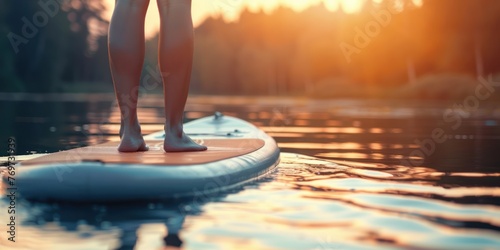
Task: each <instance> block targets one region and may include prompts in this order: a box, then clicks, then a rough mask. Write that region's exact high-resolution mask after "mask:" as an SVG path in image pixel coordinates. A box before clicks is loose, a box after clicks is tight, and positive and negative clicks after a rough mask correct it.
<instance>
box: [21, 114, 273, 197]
mask: <svg viewBox="0 0 500 250" xmlns="http://www.w3.org/2000/svg"><path fill="white" fill-rule="evenodd" d="M184 130H185V132H186V133H187V134H188V135H189V136H190V137H191V138H193V139H194V140H195V141H196V142H197V143H199V144H203V145H205V146H207V148H208V150H207V151H202V152H165V151H164V150H163V138H164V133H163V131H160V132H157V133H153V134H151V135H148V136H145V137H144V139H145V140H146V143H147V145H148V146H149V151H144V152H134V153H122V152H118V150H117V146H118V144H119V142H116V141H112V142H107V143H104V144H99V145H95V146H88V147H83V148H76V149H72V150H67V151H61V152H57V153H53V154H48V155H45V156H41V157H38V158H35V159H31V160H26V161H22V162H21V163H20V164H18V166H17V168H16V170H17V171H16V187H17V188H18V191H19V193H20V195H21V196H22V197H23V198H26V199H30V200H61V201H76V202H95V201H127V200H145V199H148V200H149V199H164V198H181V197H189V196H196V195H208V194H211V193H214V192H220V191H223V190H225V189H228V188H232V187H234V186H237V185H241V184H243V183H245V182H248V181H252V180H254V179H256V178H258V177H259V176H262V175H264V174H266V173H267V172H269V171H271V170H272V169H273V168H274V167H275V166H276V165H277V163H278V162H279V148H278V146H277V144H276V142H275V141H274V139H273V138H272V137H270V136H269V135H267V134H266V133H265V132H264V131H262V130H260V129H258V128H257V127H255V126H254V125H252V124H250V123H248V122H246V121H244V120H241V119H238V118H235V117H229V116H220V115H216V116H210V117H205V118H201V119H198V120H194V121H192V122H189V123H186V124H184Z"/></svg>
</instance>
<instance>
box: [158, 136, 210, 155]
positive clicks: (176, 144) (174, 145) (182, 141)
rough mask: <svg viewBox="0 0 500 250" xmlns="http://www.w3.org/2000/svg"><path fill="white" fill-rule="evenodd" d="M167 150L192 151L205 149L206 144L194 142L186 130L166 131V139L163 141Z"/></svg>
mask: <svg viewBox="0 0 500 250" xmlns="http://www.w3.org/2000/svg"><path fill="white" fill-rule="evenodd" d="M163 149H164V150H165V152H190V151H205V150H207V147H206V146H203V145H199V144H197V143H196V142H194V141H193V140H192V139H191V138H189V136H187V135H186V134H185V133H184V132H182V133H168V132H165V141H164V142H163Z"/></svg>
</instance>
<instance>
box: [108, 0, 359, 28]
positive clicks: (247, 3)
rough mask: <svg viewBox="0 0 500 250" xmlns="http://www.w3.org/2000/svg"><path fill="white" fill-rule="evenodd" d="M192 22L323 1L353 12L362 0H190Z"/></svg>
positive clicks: (151, 23) (154, 13)
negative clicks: (245, 10) (246, 11)
mask: <svg viewBox="0 0 500 250" xmlns="http://www.w3.org/2000/svg"><path fill="white" fill-rule="evenodd" d="M107 1H108V2H107V3H108V7H109V8H108V13H107V14H106V17H107V18H110V17H111V14H112V9H113V6H114V3H115V0H107ZM192 1H193V6H192V14H193V23H194V25H195V26H197V25H199V24H201V23H202V22H203V21H204V20H205V19H206V18H207V17H209V16H213V15H222V16H223V18H224V19H226V20H227V21H234V20H237V19H238V16H239V14H240V12H241V10H243V9H244V8H249V9H250V10H252V11H257V10H259V9H263V10H264V11H265V12H271V11H272V10H274V9H275V8H276V7H278V6H280V5H284V6H288V7H290V8H292V9H294V10H295V11H302V10H304V9H306V8H307V7H309V6H311V5H316V4H318V3H321V2H324V3H325V6H326V7H327V8H328V9H329V10H332V11H334V10H337V9H338V7H339V5H341V6H342V8H343V9H344V10H345V11H346V12H355V11H356V10H357V9H358V8H360V7H361V4H362V2H363V0H192ZM158 20H159V17H158V9H157V7H156V1H155V0H151V1H150V6H149V9H148V16H147V20H146V26H147V28H146V36H147V37H152V36H154V34H156V32H157V31H158V27H159V23H158Z"/></svg>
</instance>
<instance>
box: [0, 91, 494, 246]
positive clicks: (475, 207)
mask: <svg viewBox="0 0 500 250" xmlns="http://www.w3.org/2000/svg"><path fill="white" fill-rule="evenodd" d="M219 101H220V100H219ZM217 102H218V100H217V99H214V98H208V97H207V98H200V100H198V101H197V103H192V104H190V107H191V108H193V110H195V111H189V112H187V113H186V117H187V118H188V119H195V118H198V117H203V116H206V115H210V114H211V112H213V111H215V110H219V111H223V112H224V113H225V114H226V115H235V116H238V117H240V118H243V119H247V120H250V121H252V122H253V123H254V124H256V125H261V126H262V128H263V129H264V130H265V131H266V132H268V133H269V134H270V135H272V136H273V137H275V138H276V140H277V142H278V144H279V146H280V147H281V149H282V152H284V153H282V154H281V163H280V164H279V166H278V168H277V169H276V170H275V171H274V172H273V173H272V174H271V175H269V176H266V177H263V178H262V179H261V180H259V181H256V182H252V183H249V184H247V185H245V186H243V187H239V188H236V189H234V190H231V191H228V192H225V193H220V194H217V195H214V196H210V197H202V198H201V199H200V198H196V199H187V200H176V201H144V202H135V203H120V204H64V203H32V202H27V201H23V200H19V202H18V203H17V206H18V207H17V216H18V217H17V221H18V222H19V223H18V225H17V227H16V230H17V232H18V241H17V242H16V243H14V244H11V243H9V242H8V241H7V240H6V239H7V238H6V234H5V233H0V246H2V247H3V246H7V247H8V249H56V250H59V249H61V250H63V249H64V250H66V249H117V248H118V247H119V246H122V248H121V249H148V250H149V249H163V248H164V247H165V246H169V247H171V248H172V249H176V246H181V247H182V248H185V249H323V250H326V249H335V250H339V249H425V250H427V249H450V250H451V249H453V250H455V249H498V246H500V185H499V184H498V183H500V171H499V170H498V164H497V162H498V161H495V160H496V158H494V154H493V153H492V152H496V151H493V150H491V148H493V149H498V147H496V146H495V145H496V144H495V143H496V141H495V139H494V137H495V136H496V133H497V132H496V131H497V130H495V129H497V127H498V126H496V123H495V124H493V125H492V123H488V124H489V125H488V126H487V127H480V128H477V127H474V126H479V125H477V124H481V125H480V126H483V125H484V123H481V122H472V121H468V122H467V123H464V124H469V125H467V126H470V127H466V128H465V127H464V129H463V130H462V131H452V132H453V133H455V134H456V135H460V138H458V139H456V140H454V141H451V143H449V144H446V145H444V144H443V145H441V146H440V147H437V148H436V153H435V154H434V155H432V156H430V157H427V158H425V159H423V158H422V159H423V160H424V163H423V164H421V165H418V166H405V165H403V164H401V160H403V159H410V158H411V157H413V158H414V159H416V158H415V156H411V155H410V152H411V151H412V150H415V149H418V148H419V145H417V144H416V143H415V142H414V139H415V138H416V137H419V138H420V137H422V136H423V137H425V136H426V135H428V134H429V133H428V131H427V130H426V129H431V130H432V129H433V128H434V127H436V126H438V125H436V124H438V122H435V120H432V119H427V120H425V119H415V120H408V119H409V117H413V116H415V115H418V114H419V111H418V110H414V109H408V108H397V109H394V110H391V109H388V108H374V107H368V108H366V109H362V108H359V107H358V109H360V110H358V111H356V110H354V108H346V107H344V106H341V107H335V108H332V107H333V106H335V105H333V104H332V105H333V106H332V105H318V107H317V109H312V108H311V107H310V106H309V105H303V106H299V107H296V108H295V109H293V110H292V109H288V108H285V107H283V108H282V107H280V106H279V102H278V104H277V103H276V102H274V103H273V101H272V100H264V102H263V103H264V104H259V105H256V104H255V103H257V102H255V101H250V102H249V100H239V99H237V98H236V99H231V100H229V101H227V102H224V103H223V105H222V104H218V103H217ZM145 103H146V104H147V107H143V108H141V114H140V117H141V121H143V132H144V133H145V134H147V133H150V132H155V131H157V130H161V129H162V128H163V125H162V121H163V119H162V118H161V117H162V113H163V109H162V107H161V103H157V101H155V100H152V99H148V100H146V102H145ZM249 103H252V105H248V104H249ZM285 103H288V102H285ZM322 103H323V102H322ZM351 104H352V103H351ZM227 105H238V106H236V107H231V106H229V107H228V106H227ZM266 105H269V106H270V107H268V106H266ZM287 105H290V104H287ZM276 106H278V108H276ZM394 106H396V105H394ZM221 109H222V110H221ZM329 109H330V110H329ZM330 111H331V112H330ZM101 112H102V111H101ZM107 112H109V113H108V115H109V117H106V119H104V120H103V119H102V117H103V115H102V114H99V111H97V110H94V111H92V112H87V114H88V117H85V119H83V121H80V120H79V119H82V118H81V117H78V116H76V117H75V116H74V115H68V116H67V117H68V119H69V120H70V121H66V123H64V124H63V125H60V126H58V125H57V124H50V126H51V127H54V128H55V129H54V131H55V132H53V134H51V135H52V136H56V135H57V133H59V132H60V131H65V133H63V134H58V135H59V136H60V137H59V139H58V140H59V141H58V143H62V144H64V147H77V146H82V145H81V144H82V140H85V142H86V143H97V142H100V141H101V140H103V138H104V139H105V140H109V139H118V137H117V133H118V130H119V115H118V114H119V113H118V112H117V110H116V109H113V110H111V111H107ZM81 113H82V112H80V114H81ZM436 113H439V112H436ZM340 114H344V116H343V117H341V116H339V115H340ZM377 114H378V116H377ZM89 117H90V118H89ZM367 117H368V118H367ZM374 117H375V118H374ZM377 117H378V118H381V119H378V118H377ZM27 121H28V120H22V119H21V121H20V122H23V123H24V122H27ZM43 121H44V120H43V119H42V120H40V119H37V120H36V122H37V124H38V123H40V122H43ZM474 124H476V125H474ZM30 125H31V124H30ZM479 129H480V131H479V132H478V130H479ZM455 134H452V133H450V136H452V138H454V137H455ZM471 134H473V135H474V137H473V138H469V137H468V136H467V138H466V139H462V135H471ZM82 135H83V136H82ZM82 137H83V139H82ZM478 138H490V139H488V141H487V142H488V143H490V144H487V143H486V142H485V141H484V140H483V141H481V140H479V139H478ZM472 142H473V144H472ZM37 143H39V142H37ZM461 143H463V144H461ZM34 144H35V145H37V144H36V143H34ZM40 144H42V143H40ZM35 150H36V148H35ZM472 153H474V157H473V158H467V157H469V155H470V154H472ZM313 156H314V157H313ZM0 197H2V198H3V199H1V200H0V232H6V231H7V227H6V226H5V225H6V223H4V222H5V221H6V218H8V217H7V216H8V215H7V214H6V211H7V207H8V198H7V197H6V194H5V193H1V192H0ZM1 249H3V248H1Z"/></svg>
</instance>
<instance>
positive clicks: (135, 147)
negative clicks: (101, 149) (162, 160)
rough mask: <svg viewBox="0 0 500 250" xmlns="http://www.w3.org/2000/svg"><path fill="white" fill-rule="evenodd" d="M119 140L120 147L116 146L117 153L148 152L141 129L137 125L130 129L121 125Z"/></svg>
mask: <svg viewBox="0 0 500 250" xmlns="http://www.w3.org/2000/svg"><path fill="white" fill-rule="evenodd" d="M120 138H121V142H120V145H118V151H120V152H138V151H148V150H149V147H148V146H147V145H146V142H144V138H142V135H141V127H140V125H139V124H137V125H135V126H133V127H132V126H130V125H129V126H127V125H124V123H122V125H121V128H120Z"/></svg>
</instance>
